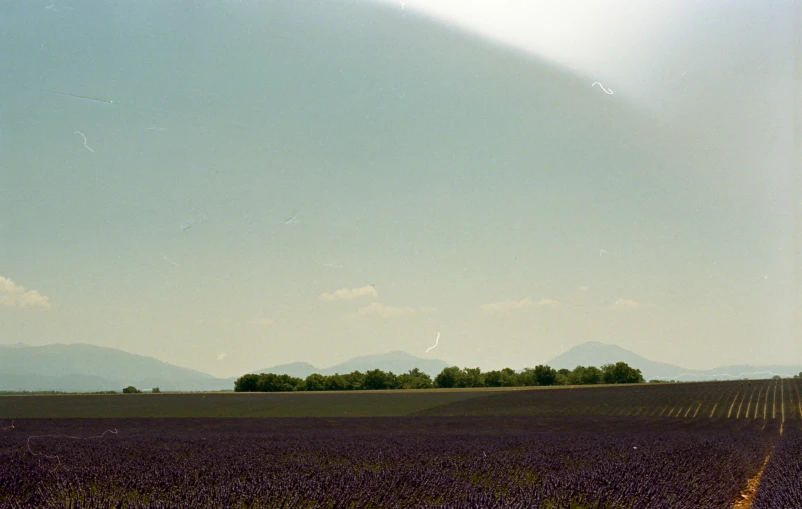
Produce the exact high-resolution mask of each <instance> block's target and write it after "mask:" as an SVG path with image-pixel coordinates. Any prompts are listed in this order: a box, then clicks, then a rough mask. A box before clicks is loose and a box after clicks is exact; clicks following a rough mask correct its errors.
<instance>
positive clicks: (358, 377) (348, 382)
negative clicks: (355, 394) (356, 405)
mask: <svg viewBox="0 0 802 509" xmlns="http://www.w3.org/2000/svg"><path fill="white" fill-rule="evenodd" d="M364 380H365V374H364V373H362V372H361V371H352V372H351V373H347V374H345V375H343V381H344V382H345V390H346V391H358V390H359V389H361V388H362V385H363V383H364Z"/></svg>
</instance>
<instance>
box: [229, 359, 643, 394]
mask: <svg viewBox="0 0 802 509" xmlns="http://www.w3.org/2000/svg"><path fill="white" fill-rule="evenodd" d="M643 382H644V379H643V375H642V374H641V371H640V370H639V369H635V368H632V367H630V366H629V365H628V364H627V363H625V362H617V363H615V364H605V365H603V366H602V367H601V368H597V367H595V366H577V367H576V368H574V369H573V370H570V369H559V370H556V369H554V368H552V367H550V366H545V365H542V364H541V365H538V366H535V367H534V368H525V369H523V370H522V371H520V372H516V371H515V370H513V369H511V368H504V369H501V370H492V371H487V372H482V370H481V369H479V368H461V369H460V368H459V367H457V366H451V367H447V368H444V369H443V371H441V372H440V373H439V374H438V375H437V376H435V377H434V379H432V377H431V376H429V375H428V374H426V373H423V372H422V371H420V370H419V369H418V368H415V369H412V370H410V371H409V372H407V373H403V374H400V375H396V374H394V373H393V372H392V371H390V372H384V371H382V370H380V369H372V370H369V371H366V372H365V373H362V372H360V371H353V372H351V373H346V374H342V375H341V374H339V373H335V374H333V375H321V374H320V373H312V374H311V375H309V376H307V377H306V378H298V377H293V376H290V375H286V374H285V375H278V374H275V373H260V374H253V373H250V374H247V375H243V376H241V377H240V378H238V379H237V380H236V381H235V382H234V391H235V392H293V391H355V390H382V389H385V390H386V389H433V388H438V389H451V388H462V387H465V388H467V387H530V386H548V385H592V384H631V383H643Z"/></svg>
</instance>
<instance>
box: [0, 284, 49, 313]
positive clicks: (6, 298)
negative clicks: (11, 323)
mask: <svg viewBox="0 0 802 509" xmlns="http://www.w3.org/2000/svg"><path fill="white" fill-rule="evenodd" d="M0 306H4V307H10V308H44V309H47V308H49V307H50V298H49V297H46V296H44V295H42V294H41V293H39V292H38V291H36V290H26V289H25V287H24V286H21V285H18V284H16V283H15V282H14V281H12V280H10V279H8V278H5V277H3V276H0Z"/></svg>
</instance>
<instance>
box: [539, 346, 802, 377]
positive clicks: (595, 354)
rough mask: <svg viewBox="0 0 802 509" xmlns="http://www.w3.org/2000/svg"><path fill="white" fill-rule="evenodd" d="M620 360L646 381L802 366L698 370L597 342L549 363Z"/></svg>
mask: <svg viewBox="0 0 802 509" xmlns="http://www.w3.org/2000/svg"><path fill="white" fill-rule="evenodd" d="M619 361H623V362H626V363H627V364H629V365H630V366H632V367H634V368H638V369H640V370H641V373H643V377H644V378H645V379H646V380H651V379H657V380H678V381H682V382H688V381H702V380H734V379H739V378H751V379H760V378H771V377H772V376H774V375H780V376H783V377H787V376H793V375H798V374H799V373H800V372H802V365H797V366H778V365H770V366H751V365H736V366H721V367H718V368H713V369H707V370H698V369H687V368H683V367H681V366H677V365H674V364H667V363H665V362H656V361H652V360H649V359H647V358H645V357H641V356H640V355H638V354H636V353H633V352H631V351H629V350H626V349H624V348H621V347H620V346H616V345H611V344H607V343H600V342H598V341H590V342H587V343H582V344H580V345H577V346H575V347H573V348H571V349H569V350H568V351H566V352H565V353H563V354H560V355H558V356H557V357H555V358H553V359H552V360H551V361H550V362H548V365H549V366H551V367H553V368H554V369H562V368H566V369H574V368H575V367H577V366H596V367H601V365H603V364H614V363H616V362H619Z"/></svg>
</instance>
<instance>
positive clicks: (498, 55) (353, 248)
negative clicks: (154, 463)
mask: <svg viewBox="0 0 802 509" xmlns="http://www.w3.org/2000/svg"><path fill="white" fill-rule="evenodd" d="M50 3H51V2H44V3H41V5H40V4H37V3H35V2H26V3H5V4H3V6H2V7H0V9H1V10H2V15H0V27H1V28H2V29H0V34H3V35H0V46H2V47H3V48H4V55H6V56H7V57H6V58H4V59H3V60H2V61H1V62H0V76H2V78H1V79H0V81H2V83H0V89H1V90H2V100H0V153H1V154H2V166H0V225H2V226H0V277H2V278H3V279H0V331H2V336H0V342H2V343H15V342H25V343H28V344H45V343H51V342H62V343H73V342H87V343H92V344H96V345H101V346H110V347H117V348H123V349H125V350H127V351H131V352H134V353H139V354H144V355H152V356H155V357H157V358H159V359H161V360H164V361H168V362H171V363H173V364H178V365H182V366H187V367H192V368H195V369H200V370H202V371H206V372H209V373H211V374H215V375H219V376H235V375H239V374H241V373H243V372H245V371H247V370H252V369H257V368H261V367H266V366H269V365H273V364H279V363H284V362H292V361H296V360H301V361H307V362H311V363H312V364H315V365H318V366H327V365H331V364H335V363H338V362H341V361H343V360H345V359H347V358H350V357H353V356H357V355H366V354H372V353H383V352H387V351H390V350H405V351H407V352H410V353H412V354H415V355H421V356H427V357H430V358H442V359H444V360H446V361H448V362H451V363H455V364H459V365H461V366H477V365H478V366H481V367H482V368H483V369H492V368H498V367H503V366H510V367H514V368H520V367H523V366H525V365H534V364H537V363H542V362H546V361H548V360H549V359H550V358H551V357H553V356H554V355H556V354H558V353H561V352H562V351H564V350H566V349H567V348H569V347H571V346H573V345H575V344H578V343H580V342H583V341H604V342H610V343H616V344H618V345H620V346H622V347H624V348H629V349H632V350H634V351H635V352H637V353H639V354H642V355H645V356H647V357H650V358H653V359H655V360H661V361H667V362H673V363H677V364H681V365H683V366H686V367H690V368H705V367H713V366H717V365H722V364H730V363H753V364H755V363H780V364H783V363H787V364H790V363H802V346H800V344H802V341H799V339H800V335H799V325H798V322H795V319H796V318H797V316H798V312H799V301H798V288H799V277H798V275H797V272H796V271H797V270H798V269H796V268H795V266H794V265H793V264H794V259H793V253H794V250H795V249H797V250H798V244H795V242H796V240H795V239H796V238H797V232H796V231H795V228H796V226H795V220H796V219H797V218H798V206H799V196H800V195H799V194H798V190H797V189H795V188H794V186H795V185H796V184H795V183H794V181H793V173H792V171H791V169H792V158H793V148H794V147H793V144H792V140H793V138H792V134H793V133H792V127H793V123H792V120H793V116H792V115H793V112H792V108H791V105H792V99H793V95H792V94H793V90H794V86H793V80H794V75H793V72H794V68H793V53H792V51H791V49H792V43H793V42H794V39H793V37H794V34H793V32H792V25H791V20H792V17H791V13H792V12H791V10H790V9H791V7H792V5H791V2H790V1H785V2H782V1H775V2H764V3H760V4H758V3H757V2H754V3H746V2H742V3H738V2H727V3H721V2H710V3H709V4H706V5H705V6H703V7H691V6H692V5H693V3H692V2H686V3H685V4H683V3H682V2H678V3H677V4H676V6H675V7H674V8H672V9H668V10H664V11H665V12H664V11H660V13H659V16H656V15H653V14H650V13H649V12H647V9H646V8H645V7H643V8H641V7H637V5H638V4H639V3H636V2H624V3H621V2H619V3H621V5H619V6H618V7H617V10H618V12H619V15H618V16H614V15H612V14H611V13H610V12H609V11H605V14H604V15H602V13H601V11H600V12H598V13H597V15H596V16H591V15H590V14H589V13H588V11H587V10H592V9H593V5H595V3H591V2H586V3H582V2H579V3H576V2H575V3H574V4H565V7H563V8H562V9H563V10H560V8H559V7H558V5H559V4H558V3H555V2H543V3H527V4H526V5H528V6H529V7H528V10H526V11H523V10H520V9H519V10H517V11H516V10H515V9H514V7H515V6H514V5H513V3H512V2H500V3H499V4H498V7H497V9H498V11H497V14H498V15H497V16H491V15H489V14H486V13H485V14H483V13H480V12H478V11H475V10H474V11H471V10H470V7H471V6H476V5H478V4H476V3H471V2H462V3H449V2H443V3H442V4H437V5H440V6H441V7H442V9H440V10H438V11H436V12H435V11H432V10H431V9H428V10H427V5H426V2H416V1H414V0H413V1H410V2H406V3H405V5H404V7H403V8H400V7H399V4H398V3H393V2H389V3H386V4H370V3H366V2H338V1H329V2H320V1H317V2H311V1H310V2H288V1H278V2H269V3H268V2H211V1H210V2H156V1H141V2H131V3H127V4H120V5H111V4H96V3H89V2H81V1H74V2H60V3H58V5H57V6H56V8H53V7H51V8H46V7H48V6H49V5H50ZM53 5H56V4H53ZM494 5H495V4H494ZM532 5H535V6H536V7H531V6H532ZM429 7H431V4H429ZM443 9H445V10H443ZM449 9H450V10H449ZM505 9H506V11H505ZM571 9H573V11H572V10H571ZM505 13H506V14H505ZM433 16H437V17H433ZM505 16H506V17H505ZM527 16H528V17H529V18H528V19H532V20H535V19H539V20H541V21H540V22H539V23H540V24H541V25H544V26H545V24H544V22H543V21H542V20H548V19H552V20H554V22H555V23H560V27H561V29H560V30H551V31H547V30H545V28H543V29H542V30H540V31H536V32H537V34H538V36H537V37H530V38H528V39H527V38H525V37H523V36H521V34H525V33H526V31H522V30H521V26H524V25H521V21H520V20H521V19H527V18H526V17H527ZM472 19H473V20H483V19H486V23H484V24H482V23H481V22H479V21H477V22H476V23H471V22H470V21H471V20H472ZM572 19H575V20H576V22H575V23H573V22H571V20H572ZM627 19H628V20H629V24H627V21H626V20H627ZM504 20H507V21H504ZM515 20H518V22H517V25H516V23H515V22H514V21H515ZM594 20H595V21H594ZM667 20H668V21H670V23H669V22H668V21H667ZM594 23H595V24H594ZM602 24H604V26H606V27H608V28H609V30H608V29H602V28H600V27H601V26H602ZM516 26H517V28H516ZM650 27H651V28H650ZM516 30H517V31H516ZM516 34H518V35H516ZM622 34H623V35H622ZM488 38H490V39H488ZM560 38H561V39H560ZM491 40H493V41H496V42H502V43H504V44H502V45H499V44H494V43H491V42H490V41H491ZM561 40H562V42H561ZM569 40H570V41H571V44H568V43H567V42H566V41H569ZM588 48H594V50H593V51H591V50H589V49H588ZM596 81H599V82H600V83H601V84H602V85H603V86H605V87H606V88H607V89H609V90H612V91H613V92H614V93H613V94H608V93H605V91H603V90H602V88H601V87H600V86H598V85H596V86H593V85H592V84H593V83H594V82H596ZM56 92H59V93H56ZM64 94H72V95H75V96H83V97H85V98H78V97H73V96H70V95H64ZM86 98H90V99H86ZM92 99H94V100H92ZM76 131H77V132H78V133H76ZM83 136H85V137H86V145H84V138H83ZM90 149H91V150H90ZM290 218H293V219H290ZM371 285H374V286H371ZM795 323H796V325H795ZM795 327H796V328H795ZM438 332H439V333H440V334H441V337H440V342H439V345H438V347H437V348H435V349H433V350H431V351H430V352H429V353H428V354H426V353H425V351H426V349H427V348H429V347H430V346H431V345H432V344H434V340H435V337H436V335H437V333H438ZM222 353H225V354H226V355H225V356H223V355H221V354H222Z"/></svg>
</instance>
